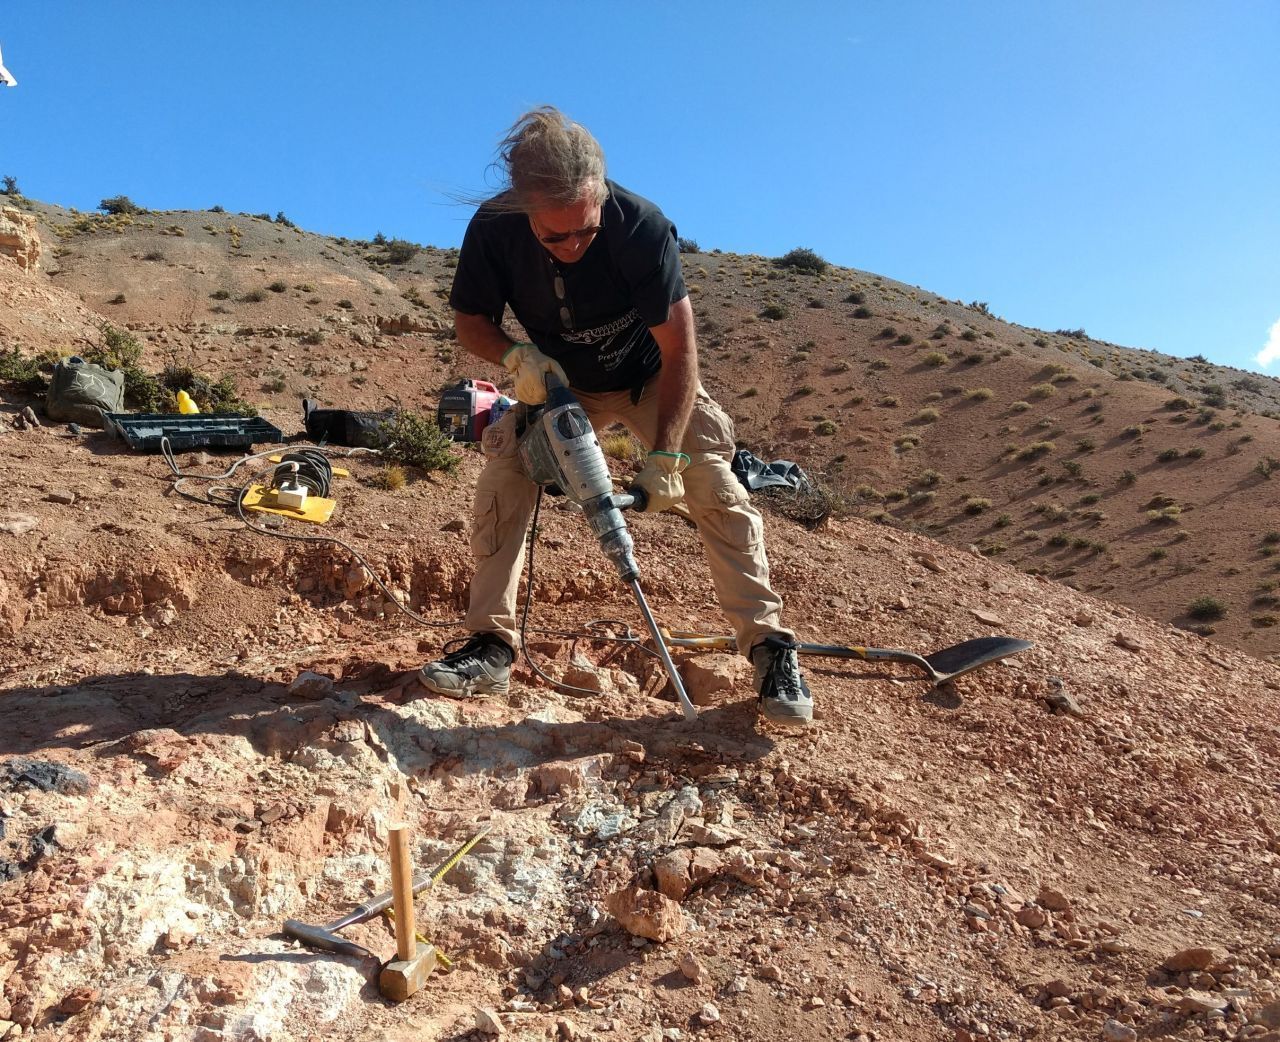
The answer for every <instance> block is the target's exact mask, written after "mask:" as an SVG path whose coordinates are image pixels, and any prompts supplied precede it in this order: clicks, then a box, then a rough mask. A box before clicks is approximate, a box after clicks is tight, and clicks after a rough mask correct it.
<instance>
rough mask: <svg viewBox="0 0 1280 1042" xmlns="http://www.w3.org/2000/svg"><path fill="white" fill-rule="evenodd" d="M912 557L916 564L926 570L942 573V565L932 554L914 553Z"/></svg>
mask: <svg viewBox="0 0 1280 1042" xmlns="http://www.w3.org/2000/svg"><path fill="white" fill-rule="evenodd" d="M912 556H913V557H914V558H915V559H916V563H917V564H919V565H921V566H923V567H925V568H928V569H929V571H931V572H940V571H942V565H941V564H939V563H938V559H937V558H936V557H934V556H933V554H926V553H915V554H912Z"/></svg>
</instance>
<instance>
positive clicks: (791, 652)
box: [769, 648, 804, 701]
mask: <svg viewBox="0 0 1280 1042" xmlns="http://www.w3.org/2000/svg"><path fill="white" fill-rule="evenodd" d="M769 680H770V682H771V683H772V685H773V690H774V692H775V695H776V697H777V698H781V699H785V700H787V701H794V700H797V699H799V698H800V697H801V696H802V695H803V693H804V691H803V688H802V687H801V685H800V660H799V658H798V657H797V655H796V649H795V648H780V649H779V650H778V652H777V653H776V654H775V655H774V656H773V663H772V665H770V667H769Z"/></svg>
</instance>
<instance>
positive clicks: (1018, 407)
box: [1009, 402, 1031, 412]
mask: <svg viewBox="0 0 1280 1042" xmlns="http://www.w3.org/2000/svg"><path fill="white" fill-rule="evenodd" d="M1030 408H1031V403H1030V402H1014V403H1013V404H1012V405H1010V406H1009V411H1010V412H1026V411H1027V410H1028V409H1030Z"/></svg>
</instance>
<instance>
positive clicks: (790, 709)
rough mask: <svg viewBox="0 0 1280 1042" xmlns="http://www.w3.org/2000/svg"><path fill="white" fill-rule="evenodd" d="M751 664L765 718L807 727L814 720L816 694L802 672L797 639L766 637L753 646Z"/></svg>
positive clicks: (792, 725) (789, 724)
mask: <svg viewBox="0 0 1280 1042" xmlns="http://www.w3.org/2000/svg"><path fill="white" fill-rule="evenodd" d="M751 664H752V665H753V666H755V669H756V692H757V693H758V694H759V695H760V702H759V708H760V712H761V714H762V715H763V716H764V717H765V719H767V720H772V721H773V722H774V723H775V724H782V725H783V726H784V727H808V726H809V724H810V723H812V722H813V696H812V695H811V694H810V693H809V685H808V684H806V683H805V682H804V677H803V676H801V675H800V661H799V656H797V655H796V646H795V643H794V642H793V641H791V640H788V639H787V638H786V637H777V636H771V637H765V638H764V640H762V641H761V642H760V643H759V644H757V645H756V646H755V647H754V648H752V649H751Z"/></svg>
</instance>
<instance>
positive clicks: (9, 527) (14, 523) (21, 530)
mask: <svg viewBox="0 0 1280 1042" xmlns="http://www.w3.org/2000/svg"><path fill="white" fill-rule="evenodd" d="M39 523H40V522H39V521H37V520H36V519H35V518H34V517H32V516H31V515H29V514H7V515H5V516H4V517H0V532H3V533H4V534H5V535H26V534H27V533H28V532H30V531H31V530H32V529H33V528H35V527H36V525H38V524H39Z"/></svg>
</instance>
